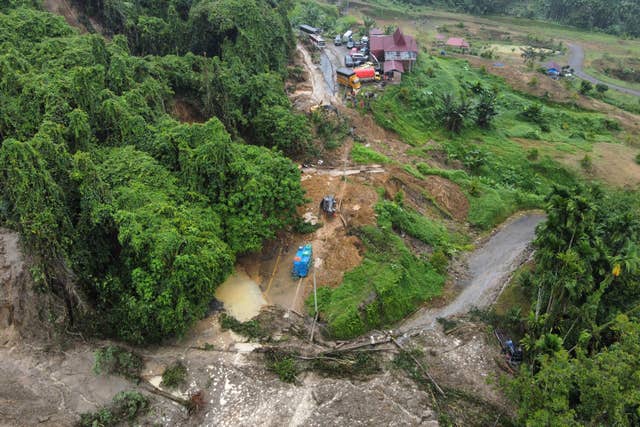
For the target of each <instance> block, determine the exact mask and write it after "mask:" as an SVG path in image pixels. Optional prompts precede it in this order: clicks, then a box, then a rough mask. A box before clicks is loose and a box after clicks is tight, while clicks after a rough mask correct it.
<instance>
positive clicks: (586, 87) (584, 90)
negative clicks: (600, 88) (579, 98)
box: [578, 80, 593, 95]
mask: <svg viewBox="0 0 640 427" xmlns="http://www.w3.org/2000/svg"><path fill="white" fill-rule="evenodd" d="M592 90H593V85H592V84H591V82H588V81H586V80H583V81H582V82H580V89H578V91H579V92H580V93H581V94H583V95H588V94H589V93H590V92H591V91H592Z"/></svg>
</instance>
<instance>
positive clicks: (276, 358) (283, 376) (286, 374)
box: [265, 348, 299, 383]
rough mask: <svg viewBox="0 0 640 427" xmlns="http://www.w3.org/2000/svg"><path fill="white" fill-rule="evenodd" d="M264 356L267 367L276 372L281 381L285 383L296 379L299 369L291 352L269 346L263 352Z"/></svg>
mask: <svg viewBox="0 0 640 427" xmlns="http://www.w3.org/2000/svg"><path fill="white" fill-rule="evenodd" d="M265 358H266V361H267V368H268V369H269V370H270V371H271V372H273V373H275V374H277V375H278V378H280V380H281V381H284V382H285V383H294V382H295V381H296V379H297V376H298V371H299V369H298V366H297V364H296V360H295V359H294V358H293V355H292V354H291V353H288V352H285V351H281V350H277V349H273V348H271V349H268V350H267V351H266V352H265Z"/></svg>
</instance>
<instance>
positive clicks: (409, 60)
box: [369, 28, 418, 74]
mask: <svg viewBox="0 0 640 427" xmlns="http://www.w3.org/2000/svg"><path fill="white" fill-rule="evenodd" d="M369 49H370V51H371V54H372V55H373V56H374V57H375V58H376V59H377V60H378V62H380V64H381V65H382V69H383V70H384V73H385V74H387V73H392V72H396V73H404V72H406V71H411V69H412V68H413V63H414V62H416V59H417V58H418V43H417V42H416V39H414V38H413V37H411V36H408V35H405V34H402V31H400V28H398V29H397V30H396V31H395V32H394V33H393V34H392V35H385V34H384V33H383V32H382V31H381V30H379V29H377V28H374V29H372V30H371V31H370V32H369Z"/></svg>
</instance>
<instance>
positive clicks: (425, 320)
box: [398, 213, 545, 333]
mask: <svg viewBox="0 0 640 427" xmlns="http://www.w3.org/2000/svg"><path fill="white" fill-rule="evenodd" d="M544 219H545V216H544V215H543V214H538V213H529V214H525V215H523V216H519V217H516V218H514V219H512V220H511V221H509V222H507V223H506V224H504V225H503V226H502V227H501V228H500V229H499V230H498V231H497V232H496V233H495V234H494V235H493V236H491V238H490V239H489V240H488V241H487V242H486V243H485V244H484V245H483V246H481V247H479V248H478V249H476V250H475V251H473V252H472V253H471V254H470V255H469V258H468V264H469V278H468V279H463V280H461V281H460V283H459V285H460V287H461V288H462V292H460V294H459V295H458V296H457V297H456V298H455V299H454V300H453V301H452V302H451V303H450V304H449V305H447V306H445V307H442V308H432V309H427V308H423V309H421V310H419V311H418V312H416V313H415V314H414V315H413V316H411V317H410V318H409V319H407V320H406V321H405V322H404V323H403V324H402V325H401V326H400V327H399V328H398V330H399V331H400V332H402V333H407V332H414V331H417V330H421V329H431V328H433V327H434V326H435V324H436V320H437V319H438V318H439V317H443V318H444V317H449V316H455V315H458V314H464V313H466V312H468V311H469V310H470V309H471V308H472V307H477V308H486V307H489V306H490V305H491V304H493V302H494V301H495V300H496V298H497V297H498V295H499V293H500V291H501V289H502V286H503V285H504V284H505V283H506V281H507V280H508V279H509V277H510V276H511V274H512V273H513V271H514V270H515V269H517V268H518V267H519V266H520V265H521V264H522V263H523V262H524V261H526V259H527V258H528V256H529V255H530V253H531V252H530V250H529V245H530V243H531V242H532V241H533V239H534V237H535V230H536V226H537V225H538V224H540V223H541V222H542V221H544Z"/></svg>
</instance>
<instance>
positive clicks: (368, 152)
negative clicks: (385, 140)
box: [351, 144, 391, 164]
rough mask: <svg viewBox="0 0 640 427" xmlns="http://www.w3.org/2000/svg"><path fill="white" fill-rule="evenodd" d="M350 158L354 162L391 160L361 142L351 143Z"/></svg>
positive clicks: (387, 161) (384, 161)
mask: <svg viewBox="0 0 640 427" xmlns="http://www.w3.org/2000/svg"><path fill="white" fill-rule="evenodd" d="M351 159H352V160H353V161H354V162H355V163H360V164H368V163H382V164H385V163H389V162H390V161H391V160H389V158H388V157H387V156H385V155H384V154H381V153H378V152H377V151H374V150H372V149H370V148H368V147H365V146H364V145H362V144H353V148H352V149H351Z"/></svg>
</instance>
